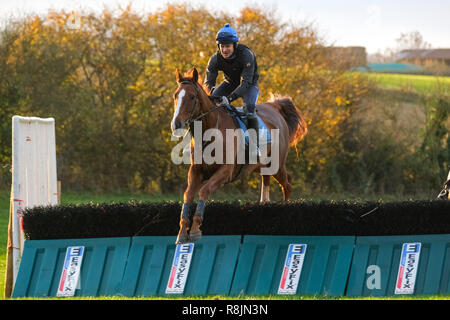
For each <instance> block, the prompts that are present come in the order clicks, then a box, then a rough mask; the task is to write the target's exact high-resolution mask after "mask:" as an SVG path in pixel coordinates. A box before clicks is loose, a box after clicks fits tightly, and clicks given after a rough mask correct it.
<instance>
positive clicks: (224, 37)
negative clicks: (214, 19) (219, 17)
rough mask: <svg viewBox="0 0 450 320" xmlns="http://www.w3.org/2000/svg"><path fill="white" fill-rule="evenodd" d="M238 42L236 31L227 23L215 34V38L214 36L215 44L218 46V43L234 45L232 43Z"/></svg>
mask: <svg viewBox="0 0 450 320" xmlns="http://www.w3.org/2000/svg"><path fill="white" fill-rule="evenodd" d="M238 41H239V37H238V34H237V31H236V30H234V29H233V28H232V27H230V24H229V23H227V24H226V25H224V26H223V28H222V29H220V30H219V32H217V36H216V42H217V44H219V43H221V44H227V43H234V42H238Z"/></svg>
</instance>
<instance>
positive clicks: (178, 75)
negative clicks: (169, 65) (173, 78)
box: [176, 68, 182, 83]
mask: <svg viewBox="0 0 450 320" xmlns="http://www.w3.org/2000/svg"><path fill="white" fill-rule="evenodd" d="M176 75H177V82H178V83H180V82H181V78H182V76H181V73H180V71H179V70H178V68H177V71H176Z"/></svg>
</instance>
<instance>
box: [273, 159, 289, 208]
mask: <svg viewBox="0 0 450 320" xmlns="http://www.w3.org/2000/svg"><path fill="white" fill-rule="evenodd" d="M273 177H274V178H275V179H276V180H277V181H278V183H279V184H280V185H281V189H282V190H283V200H285V201H287V200H290V199H291V192H292V186H291V181H292V178H291V176H290V175H289V173H287V172H286V167H285V166H282V167H281V168H280V170H279V171H278V173H277V174H276V175H274V176H273Z"/></svg>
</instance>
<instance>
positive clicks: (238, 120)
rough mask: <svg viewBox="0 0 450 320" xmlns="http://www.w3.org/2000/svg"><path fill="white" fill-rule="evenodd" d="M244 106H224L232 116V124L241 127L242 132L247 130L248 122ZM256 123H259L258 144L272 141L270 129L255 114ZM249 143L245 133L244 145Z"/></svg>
mask: <svg viewBox="0 0 450 320" xmlns="http://www.w3.org/2000/svg"><path fill="white" fill-rule="evenodd" d="M243 109H244V107H240V108H235V107H234V106H232V105H231V104H229V105H228V106H227V107H226V110H227V111H228V113H229V114H230V115H231V117H232V118H233V121H234V124H235V125H236V127H237V128H238V129H242V130H243V132H244V134H245V133H246V132H247V128H248V122H247V113H246V112H245V111H243ZM256 117H257V118H258V123H259V145H261V144H267V143H270V142H271V141H272V139H271V136H270V131H269V129H268V128H267V126H266V124H265V123H264V121H262V120H261V118H260V117H259V116H258V115H257V116H256ZM248 144H249V136H248V134H245V145H246V147H248Z"/></svg>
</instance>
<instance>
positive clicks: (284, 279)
mask: <svg viewBox="0 0 450 320" xmlns="http://www.w3.org/2000/svg"><path fill="white" fill-rule="evenodd" d="M305 253H306V244H290V245H289V248H288V251H287V254H286V261H285V263H284V268H283V273H282V274H281V280H280V286H279V287H278V294H295V293H296V292H297V286H298V281H299V280H300V274H301V272H302V267H303V260H304V259H305Z"/></svg>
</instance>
